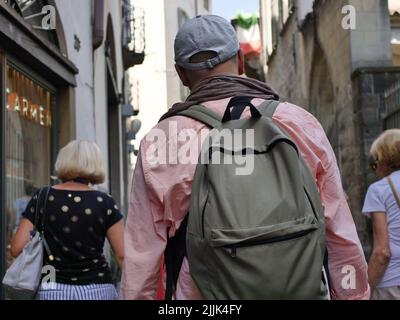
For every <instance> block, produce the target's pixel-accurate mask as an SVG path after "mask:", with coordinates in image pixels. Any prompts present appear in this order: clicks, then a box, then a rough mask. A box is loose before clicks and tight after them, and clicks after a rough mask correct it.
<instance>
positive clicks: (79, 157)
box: [56, 140, 106, 184]
mask: <svg viewBox="0 0 400 320" xmlns="http://www.w3.org/2000/svg"><path fill="white" fill-rule="evenodd" d="M56 171H57V176H58V178H59V179H61V180H62V181H71V180H74V179H78V178H80V179H85V180H88V181H89V182H90V183H91V184H101V183H103V182H104V179H105V175H106V174H105V170H104V164H103V160H102V157H101V151H100V148H99V147H98V145H97V144H96V143H94V142H91V141H86V140H75V141H71V142H70V143H68V145H66V146H65V147H64V148H62V149H61V150H60V152H59V154H58V157H57V161H56Z"/></svg>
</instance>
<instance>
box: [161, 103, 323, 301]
mask: <svg viewBox="0 0 400 320" xmlns="http://www.w3.org/2000/svg"><path fill="white" fill-rule="evenodd" d="M240 103H241V104H242V106H241V107H240V108H237V107H236V105H238V104H240ZM243 103H244V104H243ZM246 105H247V106H249V107H250V110H251V118H248V119H240V115H241V113H242V112H243V110H244V108H245V107H246ZM278 105H279V102H277V101H266V102H264V103H263V104H262V105H261V106H260V107H258V108H255V107H254V106H253V105H252V104H251V98H247V97H237V98H234V99H232V100H231V102H230V104H229V105H228V107H227V109H226V112H225V115H224V117H223V118H222V119H221V117H220V116H219V115H218V114H216V113H214V112H213V111H211V110H210V109H207V108H206V107H204V106H193V107H191V108H190V109H188V110H185V111H183V112H180V113H179V114H178V115H180V116H185V117H190V118H192V119H195V120H198V121H201V122H203V123H204V124H207V125H208V126H209V127H210V128H214V130H213V131H211V133H210V136H209V138H208V140H207V139H206V142H204V143H203V147H202V153H201V155H200V158H199V163H198V165H197V167H196V172H195V176H194V180H193V185H192V193H191V201H190V210H189V214H188V216H187V217H186V219H185V220H184V221H183V223H182V225H181V227H180V228H179V230H178V231H177V233H176V235H175V237H173V238H171V239H170V240H169V241H168V244H167V248H166V252H165V263H166V269H167V286H166V298H167V299H168V298H171V297H172V293H173V291H174V289H175V287H176V281H177V278H178V275H179V271H180V268H181V265H182V261H183V257H184V256H187V258H188V262H189V268H190V273H191V276H192V278H193V280H194V281H195V283H196V285H197V287H198V288H199V290H200V292H201V294H202V296H203V298H204V299H206V300H323V299H327V297H328V292H327V291H328V290H327V284H326V283H325V282H324V281H323V279H322V271H323V264H324V258H325V257H326V248H325V221H324V213H323V207H322V204H321V200H320V195H319V193H318V189H317V186H316V182H315V180H314V178H313V176H312V174H311V173H310V171H309V169H308V166H307V165H306V163H305V161H304V159H303V158H302V157H301V155H300V154H299V151H298V149H297V146H296V144H295V143H294V142H293V141H292V140H291V139H290V137H289V136H288V135H287V134H286V133H285V132H284V131H283V130H281V129H280V128H279V127H278V126H277V125H275V124H274V123H273V121H272V116H273V114H274V112H275V110H276V108H277V106H278ZM231 107H235V108H234V111H233V112H232V113H231ZM234 114H235V117H234V118H233V115H234ZM247 129H250V130H252V131H250V132H253V133H254V137H253V140H254V143H251V144H248V141H245V144H244V146H243V145H239V148H238V146H237V145H235V144H234V143H231V144H229V141H228V143H227V140H229V139H224V143H223V144H218V143H217V144H215V136H218V134H220V133H221V132H222V131H224V132H228V133H229V132H231V133H233V134H234V133H236V134H237V133H240V132H243V130H247ZM224 137H225V135H224ZM242 137H243V135H242ZM246 137H247V136H246ZM213 139H214V141H211V140H213ZM235 139H236V137H235ZM244 140H245V139H243V140H242V142H243V141H244ZM218 153H219V155H220V160H221V158H223V157H224V156H226V155H230V156H233V157H237V159H239V160H242V161H231V162H229V161H226V162H227V163H224V162H223V161H220V162H219V163H215V162H214V161H211V160H212V159H211V158H212V157H213V156H215V154H217V155H218ZM245 159H253V160H252V161H253V170H252V171H249V172H247V173H246V174H238V172H239V171H238V169H240V168H239V167H241V168H242V167H243V166H240V165H239V164H238V163H239V162H242V163H243V162H244V160H245ZM205 160H206V161H205ZM207 160H210V161H207ZM185 240H186V243H185ZM185 245H186V246H185Z"/></svg>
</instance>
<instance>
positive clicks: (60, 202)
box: [23, 188, 123, 285]
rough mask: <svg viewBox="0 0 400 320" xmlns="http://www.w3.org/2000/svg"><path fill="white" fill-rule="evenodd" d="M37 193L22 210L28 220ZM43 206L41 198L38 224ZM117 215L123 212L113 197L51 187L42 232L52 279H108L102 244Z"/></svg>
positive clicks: (83, 282) (77, 282)
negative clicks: (52, 257)
mask: <svg viewBox="0 0 400 320" xmlns="http://www.w3.org/2000/svg"><path fill="white" fill-rule="evenodd" d="M38 194H39V191H37V192H36V193H35V194H34V196H33V197H32V199H31V201H30V202H29V204H28V206H27V208H26V211H25V212H24V214H23V217H25V218H27V219H28V220H30V221H31V222H32V223H34V221H35V208H36V204H37V200H38ZM43 198H44V196H43ZM43 207H44V200H41V201H40V204H39V208H40V211H39V212H40V215H39V226H40V225H41V219H42V217H43ZM121 219H123V216H122V214H121V212H120V211H119V209H118V206H117V205H116V204H115V202H114V200H113V198H112V197H111V196H109V195H107V194H105V193H103V192H99V191H91V190H88V191H70V190H58V189H53V188H51V189H50V192H49V196H48V201H47V208H46V214H45V227H44V229H45V230H44V234H45V238H46V241H47V243H48V245H49V248H50V250H51V253H52V254H53V256H54V261H50V260H49V258H48V257H47V254H45V258H44V264H45V265H51V266H54V268H55V269H56V282H57V283H64V284H75V285H88V284H104V283H112V282H113V281H112V278H111V271H110V267H109V265H108V263H107V261H106V259H105V256H104V255H103V247H104V243H105V239H106V236H107V231H108V229H109V228H111V227H112V226H113V225H114V224H115V223H117V222H118V221H120V220H121ZM39 230H40V227H39Z"/></svg>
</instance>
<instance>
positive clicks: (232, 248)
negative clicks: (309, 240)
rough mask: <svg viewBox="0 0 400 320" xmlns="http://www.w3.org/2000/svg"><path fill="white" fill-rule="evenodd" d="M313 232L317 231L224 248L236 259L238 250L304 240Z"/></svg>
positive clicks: (307, 231) (306, 231) (305, 231)
mask: <svg viewBox="0 0 400 320" xmlns="http://www.w3.org/2000/svg"><path fill="white" fill-rule="evenodd" d="M313 231H315V230H304V231H300V232H296V233H293V234H289V235H286V236H280V237H275V238H271V239H267V240H260V241H248V242H243V243H238V244H235V245H228V246H224V247H225V248H228V249H230V250H231V256H232V258H236V257H237V249H238V248H246V247H253V246H260V245H265V244H271V243H276V242H283V241H289V240H294V239H298V238H302V237H304V236H306V235H308V234H309V233H311V232H313Z"/></svg>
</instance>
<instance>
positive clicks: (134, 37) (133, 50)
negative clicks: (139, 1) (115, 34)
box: [122, 0, 146, 70]
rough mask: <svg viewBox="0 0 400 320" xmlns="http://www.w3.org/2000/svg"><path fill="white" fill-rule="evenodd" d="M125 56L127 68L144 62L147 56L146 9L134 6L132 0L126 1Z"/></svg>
mask: <svg viewBox="0 0 400 320" xmlns="http://www.w3.org/2000/svg"><path fill="white" fill-rule="evenodd" d="M123 11H124V12H123V14H124V25H123V39H122V47H123V57H124V67H125V70H126V69H128V68H130V67H133V66H135V65H138V64H142V63H143V61H144V56H145V49H146V41H145V20H144V10H143V9H142V8H137V7H134V6H133V5H132V4H131V1H130V0H125V1H124V10H123Z"/></svg>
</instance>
